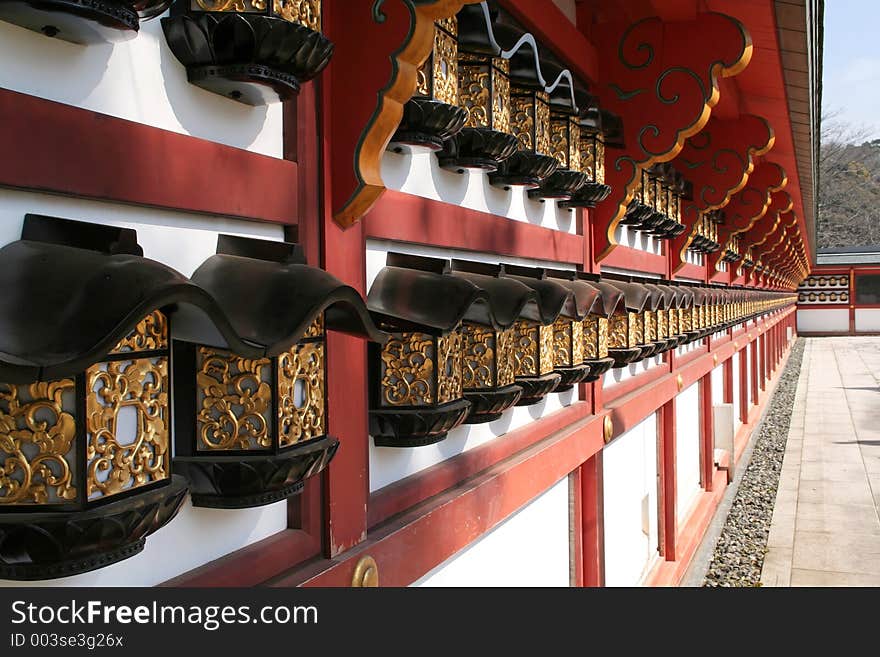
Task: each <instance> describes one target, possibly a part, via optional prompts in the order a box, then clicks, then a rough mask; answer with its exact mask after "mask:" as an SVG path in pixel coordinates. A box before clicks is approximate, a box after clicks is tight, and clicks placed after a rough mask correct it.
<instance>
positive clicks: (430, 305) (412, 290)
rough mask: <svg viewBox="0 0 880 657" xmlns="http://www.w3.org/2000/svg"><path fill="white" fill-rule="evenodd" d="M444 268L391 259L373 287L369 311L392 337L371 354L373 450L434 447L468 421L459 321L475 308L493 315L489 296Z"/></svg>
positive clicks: (430, 261)
mask: <svg viewBox="0 0 880 657" xmlns="http://www.w3.org/2000/svg"><path fill="white" fill-rule="evenodd" d="M448 269H449V263H448V261H446V260H443V259H438V258H424V257H420V256H409V255H404V254H399V253H389V254H388V255H387V256H386V266H385V267H384V269H382V271H380V272H379V275H378V276H377V277H376V280H375V281H374V282H373V285H372V287H371V288H370V292H369V295H368V297H367V304H368V306H369V309H370V312H371V313H372V315H373V317H374V318H375V320H376V322H377V324H378V325H379V326H380V327H381V328H382V329H384V330H385V331H387V332H388V333H390V334H391V337H390V339H389V340H388V342H386V343H385V344H384V345H382V346H381V347H379V346H373V347H372V348H371V349H370V358H369V377H370V435H371V436H372V437H373V440H374V442H375V443H376V445H379V446H383V447H418V446H421V445H431V444H433V443H436V442H439V441H441V440H443V439H444V438H446V435H447V433H448V432H449V431H451V430H452V429H454V428H455V427H457V426H459V425H460V424H461V423H462V422H464V421H465V419H467V417H468V413H469V412H470V409H471V403H470V402H469V401H468V400H467V399H465V396H464V374H463V371H462V363H463V345H464V338H463V322H464V320H465V317H466V316H468V314H469V313H473V312H476V311H474V310H472V306H475V305H479V306H482V312H483V316H484V317H486V318H488V317H489V316H490V314H491V311H490V306H489V295H488V294H487V293H486V292H485V291H484V290H482V289H480V288H479V287H477V286H476V285H474V284H473V283H472V282H470V281H469V280H467V279H465V278H463V277H459V276H450V275H449V272H448Z"/></svg>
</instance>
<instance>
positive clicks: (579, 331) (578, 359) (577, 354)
mask: <svg viewBox="0 0 880 657" xmlns="http://www.w3.org/2000/svg"><path fill="white" fill-rule="evenodd" d="M583 362H584V325H583V324H582V323H581V322H571V364H572V365H580V364H582V363H583Z"/></svg>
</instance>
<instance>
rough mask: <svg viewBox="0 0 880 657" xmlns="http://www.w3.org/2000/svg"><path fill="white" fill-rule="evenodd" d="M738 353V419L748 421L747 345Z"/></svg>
mask: <svg viewBox="0 0 880 657" xmlns="http://www.w3.org/2000/svg"><path fill="white" fill-rule="evenodd" d="M737 353H738V355H739V419H740V421H741V422H742V423H743V424H747V423H748V421H749V353H748V347H745V348H743V349H740V350H739V352H737Z"/></svg>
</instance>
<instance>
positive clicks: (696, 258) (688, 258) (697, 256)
mask: <svg viewBox="0 0 880 657" xmlns="http://www.w3.org/2000/svg"><path fill="white" fill-rule="evenodd" d="M705 257H706V256H705V255H704V254H702V253H697V252H696V251H691V250H687V251H685V254H684V261H685V262H686V263H688V264H690V265H697V266H699V267H702V266H703V259H704V258H705Z"/></svg>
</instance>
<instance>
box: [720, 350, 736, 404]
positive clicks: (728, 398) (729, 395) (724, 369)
mask: <svg viewBox="0 0 880 657" xmlns="http://www.w3.org/2000/svg"><path fill="white" fill-rule="evenodd" d="M734 358H736V354H733V356H731V357H730V358H728V359H727V360H726V361H724V362H723V363H722V364H721V379H722V390H721V394H722V399H723V401H724V403H725V404H732V403H733V359H734Z"/></svg>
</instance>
